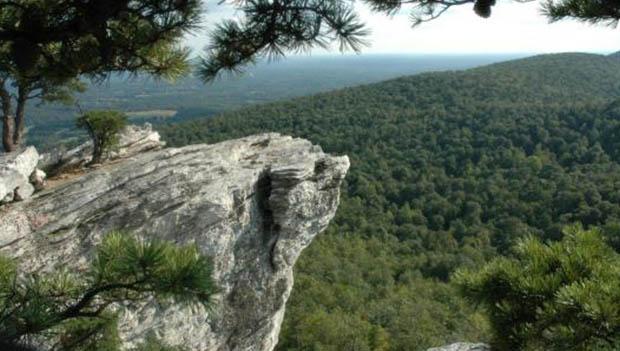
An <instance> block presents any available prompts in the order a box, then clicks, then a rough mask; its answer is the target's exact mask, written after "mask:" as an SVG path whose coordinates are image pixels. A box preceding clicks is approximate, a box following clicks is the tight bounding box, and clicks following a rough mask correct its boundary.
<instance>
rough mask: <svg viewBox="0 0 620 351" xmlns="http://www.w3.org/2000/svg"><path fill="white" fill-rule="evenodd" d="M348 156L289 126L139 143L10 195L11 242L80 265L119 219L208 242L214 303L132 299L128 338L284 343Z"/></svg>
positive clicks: (4, 224) (177, 238)
mask: <svg viewBox="0 0 620 351" xmlns="http://www.w3.org/2000/svg"><path fill="white" fill-rule="evenodd" d="M348 167H349V161H348V158H347V157H346V156H344V157H334V156H330V155H327V154H325V153H323V152H322V151H321V149H320V148H319V147H318V146H314V145H312V144H311V143H310V142H308V141H306V140H303V139H294V138H291V137H287V136H281V135H279V134H263V135H256V136H251V137H246V138H242V139H238V140H231V141H226V142H222V143H218V144H212V145H193V146H187V147H183V148H171V149H164V150H160V151H154V152H148V153H142V154H138V155H133V156H131V157H128V158H125V159H122V160H117V161H113V162H111V163H109V164H107V165H105V166H103V167H100V168H98V169H96V170H94V171H92V172H90V173H87V174H84V175H77V176H75V177H74V178H70V179H64V180H63V181H62V182H57V183H55V184H54V183H53V182H52V184H50V186H49V187H48V189H46V190H44V191H41V192H39V193H36V194H35V195H34V196H33V197H32V198H29V199H27V200H25V201H22V202H14V203H11V204H7V205H5V206H3V207H0V253H2V254H4V255H8V256H10V257H13V258H15V259H16V260H17V261H18V262H19V264H20V266H21V268H22V269H24V270H26V271H39V270H48V269H52V268H54V267H62V266H65V267H69V268H71V269H80V267H81V266H83V265H84V263H86V262H88V260H89V258H90V256H91V254H92V252H93V248H94V247H95V246H96V245H97V243H99V242H100V241H101V239H102V236H103V235H105V234H106V233H108V232H109V231H111V230H116V229H120V230H128V231H131V232H133V233H136V234H138V235H140V236H143V237H146V238H160V239H164V240H170V241H174V242H177V243H180V244H183V243H196V244H197V245H198V246H199V247H200V249H201V250H202V251H203V252H204V253H206V254H207V255H209V256H211V257H212V258H213V260H214V266H215V276H214V278H215V280H216V281H217V283H218V285H219V288H220V289H221V293H220V294H219V295H218V297H217V298H216V301H215V303H214V306H213V307H212V308H211V309H210V310H208V311H207V310H204V309H202V308H197V307H191V308H190V307H182V306H159V305H156V304H155V303H154V302H149V303H146V304H144V305H141V306H139V307H133V308H131V309H128V310H127V311H126V312H123V315H122V316H121V330H120V331H121V336H122V339H123V341H124V342H125V345H126V346H131V345H133V344H135V343H137V342H138V341H140V340H141V339H142V338H143V337H145V336H146V334H147V333H148V332H149V331H150V330H154V331H156V333H157V334H158V335H159V336H161V337H162V338H163V339H164V340H166V341H168V342H169V343H170V344H172V345H183V346H184V347H186V348H188V349H190V350H256V351H262V350H272V349H273V348H274V346H275V345H276V343H277V340H278V333H279V329H280V325H281V322H282V318H283V315H284V310H285V304H286V301H287V299H288V297H289V294H290V291H291V288H292V286H293V270H292V269H293V265H294V264H295V261H296V260H297V258H298V256H299V254H300V253H301V251H302V250H303V249H304V248H305V247H306V246H307V245H308V244H310V242H311V241H312V239H313V238H314V237H315V236H316V235H317V234H318V233H320V232H321V231H322V230H324V229H325V228H326V227H327V225H328V223H329V221H330V220H331V219H332V218H333V216H334V214H335V212H336V208H337V206H338V201H339V196H340V185H341V183H342V180H343V178H344V176H345V174H346V172H347V170H348Z"/></svg>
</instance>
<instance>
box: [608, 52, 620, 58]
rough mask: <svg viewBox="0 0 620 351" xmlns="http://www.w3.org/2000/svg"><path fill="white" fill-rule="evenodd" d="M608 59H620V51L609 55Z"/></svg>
mask: <svg viewBox="0 0 620 351" xmlns="http://www.w3.org/2000/svg"><path fill="white" fill-rule="evenodd" d="M607 56H608V57H612V58H618V59H620V51H616V52H614V53H611V54H609V55H607Z"/></svg>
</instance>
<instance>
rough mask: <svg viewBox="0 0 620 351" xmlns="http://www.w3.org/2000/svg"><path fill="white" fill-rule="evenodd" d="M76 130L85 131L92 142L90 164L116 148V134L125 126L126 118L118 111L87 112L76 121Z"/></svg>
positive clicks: (98, 161) (98, 160)
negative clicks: (81, 129)
mask: <svg viewBox="0 0 620 351" xmlns="http://www.w3.org/2000/svg"><path fill="white" fill-rule="evenodd" d="M76 125H77V127H78V128H83V129H86V131H87V132H88V135H89V136H90V137H91V139H92V141H93V158H92V160H91V164H96V163H100V162H101V160H102V158H103V156H104V155H105V154H107V153H109V152H110V151H113V150H114V149H115V148H116V147H117V146H118V141H119V140H118V133H119V132H120V131H121V130H122V129H123V128H124V127H125V126H126V125H127V116H126V115H125V114H123V113H122V112H119V111H110V110H100V111H88V112H86V113H85V114H83V115H82V116H80V117H79V118H78V119H77V122H76Z"/></svg>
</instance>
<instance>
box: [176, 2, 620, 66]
mask: <svg viewBox="0 0 620 351" xmlns="http://www.w3.org/2000/svg"><path fill="white" fill-rule="evenodd" d="M214 4H216V3H214V2H211V1H209V2H208V3H207V8H208V9H209V8H211V9H213V10H215V9H214V7H215V6H214ZM539 6H540V5H539V4H538V3H536V2H532V3H514V2H507V1H504V2H499V4H498V5H497V6H495V7H494V8H493V15H492V16H491V18H489V19H483V18H480V17H478V16H477V15H476V14H474V12H473V10H472V6H471V5H463V6H458V7H455V8H453V9H450V11H448V12H447V13H445V14H444V15H443V16H442V17H440V18H439V19H437V20H434V21H432V22H428V23H424V24H422V25H421V26H419V27H417V28H415V29H412V28H411V21H410V19H409V17H408V16H407V13H406V12H403V13H401V14H399V15H396V16H392V17H388V16H384V15H381V14H376V13H372V12H370V11H369V10H368V8H366V7H365V6H363V5H359V6H358V10H359V13H360V15H361V17H362V19H363V20H364V21H365V22H366V23H367V25H368V28H369V29H370V30H371V31H372V34H371V36H370V37H369V38H368V39H369V41H370V43H371V46H370V47H369V48H366V49H365V50H364V51H363V52H364V53H444V54H450V53H459V54H462V53H472V54H477V53H546V52H565V51H586V52H613V51H617V50H620V31H619V30H618V29H616V28H611V27H608V26H593V25H589V24H584V23H580V22H576V21H562V22H557V23H548V21H547V19H546V18H545V17H544V16H542V15H541V14H540V10H539V9H540V7H539ZM210 12H211V15H209V16H207V18H206V21H207V22H208V23H210V24H211V23H214V22H217V21H218V20H220V19H221V18H223V17H228V16H231V15H234V10H232V8H230V7H224V8H217V10H216V11H215V12H213V11H210ZM206 37H207V36H206V35H205V34H204V33H202V34H199V35H197V36H195V37H192V38H189V39H188V41H189V43H190V45H191V46H192V47H194V48H201V47H203V46H204V45H205V44H206V43H207V41H208V40H207V38H206ZM323 53H325V52H324V51H320V50H317V51H315V52H314V54H323Z"/></svg>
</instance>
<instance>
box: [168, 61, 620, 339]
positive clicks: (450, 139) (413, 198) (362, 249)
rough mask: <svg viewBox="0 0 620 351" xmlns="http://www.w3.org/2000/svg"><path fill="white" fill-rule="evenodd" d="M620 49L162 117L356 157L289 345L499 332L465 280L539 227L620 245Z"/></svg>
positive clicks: (289, 321) (177, 136)
mask: <svg viewBox="0 0 620 351" xmlns="http://www.w3.org/2000/svg"><path fill="white" fill-rule="evenodd" d="M618 97H620V60H618V59H616V58H612V57H605V56H600V55H588V54H557V55H543V56H537V57H533V58H528V59H522V60H516V61H510V62H506V63H499V64H493V65H490V66H485V67H481V68H475V69H470V70H466V71H455V72H440V73H425V74H420V75H416V76H412V77H404V78H399V79H395V80H391V81H387V82H382V83H377V84H371V85H366V86H361V87H356V88H347V89H342V90H338V91H334V92H330V93H323V94H319V95H315V96H311V97H304V98H298V99H294V100H290V101H285V102H277V103H269V104H264V105H260V106H255V107H252V108H246V109H241V110H238V111H234V112H230V113H225V114H223V115H220V116H218V117H214V118H210V119H205V120H201V121H195V122H189V123H184V124H178V125H172V124H171V125H168V126H165V127H162V128H161V131H162V133H163V135H164V136H165V139H166V140H167V141H168V142H169V143H170V144H171V145H185V144H189V143H197V142H216V141H220V140H223V139H228V138H232V137H238V136H243V135H248V134H253V133H259V132H266V131H277V132H281V133H285V134H291V135H294V136H299V137H304V138H308V139H310V140H311V141H313V142H314V143H318V144H320V145H321V146H322V147H323V149H324V150H325V151H327V152H330V153H336V154H347V155H349V157H350V158H351V161H352V163H351V170H350V173H349V175H348V177H347V181H346V184H345V189H344V192H343V195H342V202H341V206H340V208H339V211H338V214H337V216H336V218H335V220H334V221H333V223H332V224H331V225H330V227H329V229H328V230H327V231H326V233H324V234H322V235H321V236H320V237H319V238H318V239H317V240H315V242H313V243H312V245H311V246H310V247H309V248H308V249H307V250H306V251H305V252H304V254H303V255H302V257H301V259H300V261H299V262H298V264H297V266H296V273H295V279H296V283H295V284H296V285H295V288H294V291H293V294H292V296H291V299H290V300H289V304H288V309H287V313H286V317H285V321H284V325H283V329H282V333H281V337H280V343H279V346H278V349H279V350H334V351H336V350H425V349H426V348H428V347H431V346H438V345H441V344H445V343H449V342H454V341H463V340H469V341H484V340H488V328H487V323H486V321H485V319H484V317H483V315H482V313H481V312H479V311H477V310H476V309H475V308H474V306H470V305H468V304H467V303H465V301H464V300H462V299H461V298H460V297H459V295H458V294H457V293H456V290H455V288H454V287H453V286H452V285H451V284H450V277H451V274H452V273H453V272H454V271H455V270H456V269H457V268H459V267H477V266H480V265H481V264H482V263H484V262H488V261H489V260H490V259H492V258H493V257H497V256H498V255H510V251H509V247H510V246H511V245H512V244H513V243H514V242H515V240H517V239H518V238H521V237H523V236H525V235H528V234H531V235H535V236H537V237H540V238H542V239H544V240H557V239H560V238H561V237H562V228H563V227H564V226H565V225H567V224H571V223H575V222H580V223H582V224H583V225H584V226H585V227H589V226H600V227H602V229H603V232H604V234H605V235H606V238H607V240H608V241H609V242H610V243H611V244H612V246H613V247H614V248H615V249H616V250H620V100H616V98H618Z"/></svg>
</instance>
